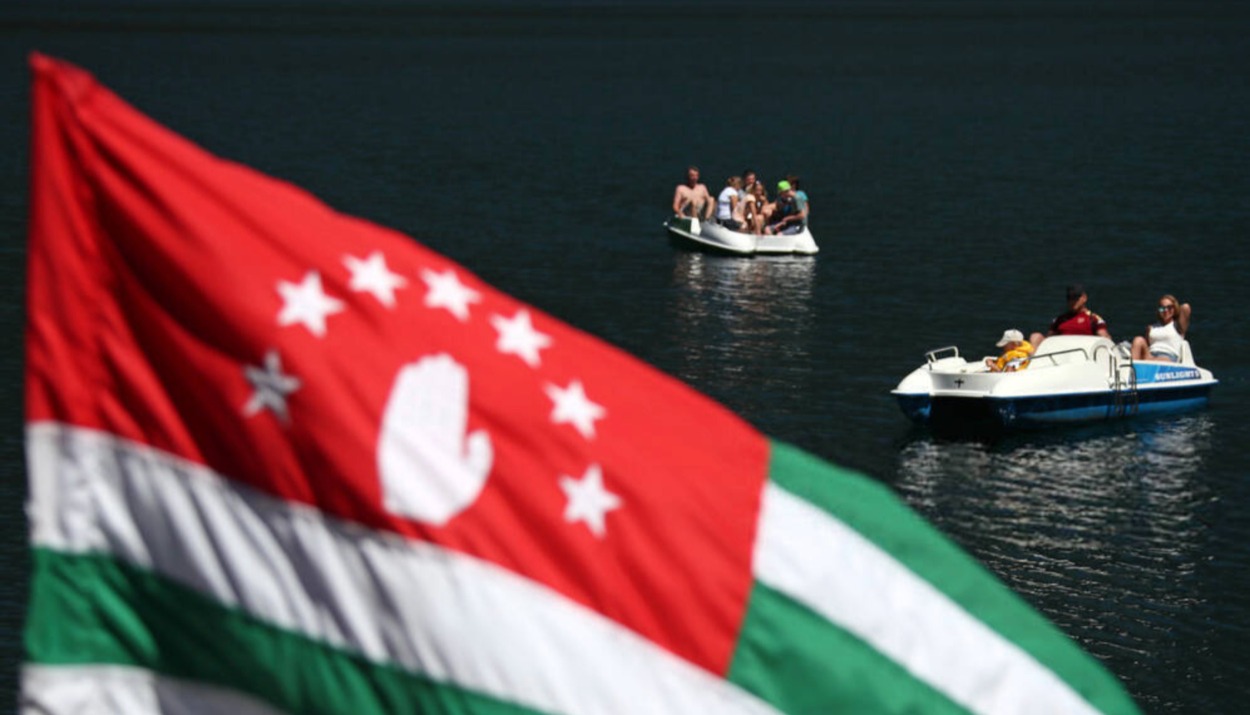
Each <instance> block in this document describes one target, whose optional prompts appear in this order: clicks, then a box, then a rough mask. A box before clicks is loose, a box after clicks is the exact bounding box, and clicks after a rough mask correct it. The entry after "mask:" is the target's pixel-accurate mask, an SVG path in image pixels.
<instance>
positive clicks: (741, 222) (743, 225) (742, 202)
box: [733, 189, 757, 233]
mask: <svg viewBox="0 0 1250 715" xmlns="http://www.w3.org/2000/svg"><path fill="white" fill-rule="evenodd" d="M756 211H757V209H756V205H755V196H754V195H752V194H751V193H749V192H745V191H742V190H741V189H739V190H738V202H737V203H736V204H734V208H733V218H734V221H737V222H738V230H739V231H745V232H746V233H755V230H754V226H755V214H756Z"/></svg>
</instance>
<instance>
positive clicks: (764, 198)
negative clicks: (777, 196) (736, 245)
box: [751, 181, 777, 236]
mask: <svg viewBox="0 0 1250 715" xmlns="http://www.w3.org/2000/svg"><path fill="white" fill-rule="evenodd" d="M752 193H754V195H755V214H754V215H753V216H752V217H751V233H753V234H755V235H756V236H759V235H760V234H762V233H764V226H765V225H767V224H768V219H769V218H770V217H771V216H772V215H773V211H774V210H775V209H776V208H777V205H776V204H775V203H773V202H771V201H769V200H768V191H767V190H766V189H765V188H764V182H762V181H757V182H755V189H754V191H753V192H752Z"/></svg>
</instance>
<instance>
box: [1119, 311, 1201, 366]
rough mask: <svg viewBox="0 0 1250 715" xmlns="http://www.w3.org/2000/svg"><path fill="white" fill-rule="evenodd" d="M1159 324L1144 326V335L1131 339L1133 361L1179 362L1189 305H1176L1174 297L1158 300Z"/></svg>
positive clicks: (1186, 328)
mask: <svg viewBox="0 0 1250 715" xmlns="http://www.w3.org/2000/svg"><path fill="white" fill-rule="evenodd" d="M1158 311H1159V322H1157V323H1155V324H1154V325H1148V326H1146V335H1145V336H1144V337H1143V336H1141V335H1138V336H1137V337H1135V338H1133V359H1134V360H1160V361H1164V362H1180V359H1181V343H1182V342H1183V341H1184V340H1185V333H1186V331H1188V330H1189V314H1190V312H1191V309H1190V307H1189V303H1178V302H1177V300H1176V296H1174V295H1170V294H1169V295H1164V296H1163V297H1162V298H1160V299H1159V308H1158Z"/></svg>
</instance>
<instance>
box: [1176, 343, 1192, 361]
mask: <svg viewBox="0 0 1250 715" xmlns="http://www.w3.org/2000/svg"><path fill="white" fill-rule="evenodd" d="M1176 362H1177V364H1180V365H1193V364H1194V352H1193V350H1191V349H1190V348H1189V341H1188V340H1182V341H1181V354H1180V359H1179V360H1177V361H1176Z"/></svg>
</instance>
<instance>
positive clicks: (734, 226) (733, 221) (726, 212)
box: [716, 176, 742, 231]
mask: <svg viewBox="0 0 1250 715" xmlns="http://www.w3.org/2000/svg"><path fill="white" fill-rule="evenodd" d="M740 188H742V178H741V177H738V176H731V177H729V178H728V179H726V180H725V188H723V189H721V192H720V195H719V196H717V197H716V221H717V222H718V223H720V225H722V226H724V227H725V228H727V229H730V230H731V231H739V230H741V229H742V221H741V219H739V218H736V217H735V214H738V215H739V216H740V215H741V213H740V212H739V211H738V189H740Z"/></svg>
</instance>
